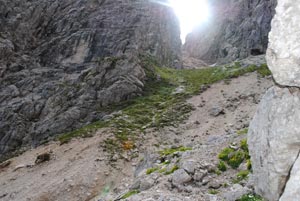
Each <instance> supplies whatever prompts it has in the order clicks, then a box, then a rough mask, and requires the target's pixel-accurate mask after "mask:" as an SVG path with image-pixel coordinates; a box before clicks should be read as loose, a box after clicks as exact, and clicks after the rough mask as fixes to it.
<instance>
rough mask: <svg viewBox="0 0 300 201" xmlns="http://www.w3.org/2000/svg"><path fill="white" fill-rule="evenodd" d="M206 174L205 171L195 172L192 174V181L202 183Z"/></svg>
mask: <svg viewBox="0 0 300 201" xmlns="http://www.w3.org/2000/svg"><path fill="white" fill-rule="evenodd" d="M207 174H208V172H207V170H202V169H200V170H197V171H196V173H195V174H194V177H193V178H194V180H195V181H200V182H201V181H202V180H203V179H204V177H206V176H207Z"/></svg>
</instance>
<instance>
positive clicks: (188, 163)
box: [181, 160, 197, 174]
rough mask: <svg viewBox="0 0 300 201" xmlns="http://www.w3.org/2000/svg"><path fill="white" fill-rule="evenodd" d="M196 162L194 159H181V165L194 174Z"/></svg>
mask: <svg viewBox="0 0 300 201" xmlns="http://www.w3.org/2000/svg"><path fill="white" fill-rule="evenodd" d="M196 165H197V163H196V162H195V161H191V160H189V161H183V162H182V164H181V167H182V168H183V169H184V170H185V171H186V172H187V173H189V174H194V173H195V169H196Z"/></svg>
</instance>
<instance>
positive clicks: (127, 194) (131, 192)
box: [120, 190, 140, 200]
mask: <svg viewBox="0 0 300 201" xmlns="http://www.w3.org/2000/svg"><path fill="white" fill-rule="evenodd" d="M138 193H140V192H139V191H138V190H132V191H128V192H127V193H126V194H125V195H123V196H122V197H121V198H120V199H121V200H124V199H126V198H129V197H131V196H133V195H135V194H138Z"/></svg>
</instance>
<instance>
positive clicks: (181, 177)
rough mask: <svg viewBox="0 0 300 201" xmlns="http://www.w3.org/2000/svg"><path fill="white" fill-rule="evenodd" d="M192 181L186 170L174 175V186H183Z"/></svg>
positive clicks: (178, 171) (180, 170) (177, 171)
mask: <svg viewBox="0 0 300 201" xmlns="http://www.w3.org/2000/svg"><path fill="white" fill-rule="evenodd" d="M191 180H192V177H191V176H190V175H189V174H188V173H187V172H186V171H185V170H184V169H179V170H176V171H175V172H174V173H173V175H172V183H173V184H174V185H182V184H185V183H188V182H190V181H191Z"/></svg>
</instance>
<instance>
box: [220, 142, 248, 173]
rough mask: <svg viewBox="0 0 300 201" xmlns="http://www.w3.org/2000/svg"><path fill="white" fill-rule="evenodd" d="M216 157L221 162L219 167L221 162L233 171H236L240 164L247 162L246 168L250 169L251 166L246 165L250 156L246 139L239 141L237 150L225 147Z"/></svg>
mask: <svg viewBox="0 0 300 201" xmlns="http://www.w3.org/2000/svg"><path fill="white" fill-rule="evenodd" d="M218 157H219V159H220V160H221V161H220V163H219V166H220V164H222V162H226V163H227V164H228V165H229V166H230V167H232V168H233V169H237V168H238V167H239V166H240V164H241V163H242V162H244V161H247V167H248V168H250V169H251V164H250V165H248V163H249V162H248V160H249V159H250V156H249V150H248V144H247V140H246V139H244V140H241V142H240V147H239V149H238V150H234V149H232V148H230V147H226V148H225V149H223V150H222V151H221V152H220V153H219V155H218ZM219 169H220V168H219Z"/></svg>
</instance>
